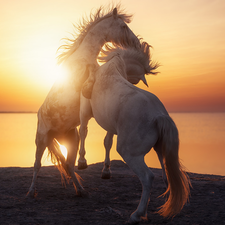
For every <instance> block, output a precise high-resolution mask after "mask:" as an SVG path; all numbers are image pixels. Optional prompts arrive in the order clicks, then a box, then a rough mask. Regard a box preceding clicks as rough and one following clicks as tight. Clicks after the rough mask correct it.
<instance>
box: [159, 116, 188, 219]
mask: <svg viewBox="0 0 225 225" xmlns="http://www.w3.org/2000/svg"><path fill="white" fill-rule="evenodd" d="M156 125H157V129H158V132H159V143H160V144H161V145H162V148H161V149H162V156H163V162H164V167H165V172H166V176H167V180H168V188H167V190H166V192H165V193H164V194H163V195H166V194H167V193H169V197H168V199H167V201H166V202H165V204H164V205H162V206H161V207H160V210H159V211H158V213H159V214H160V215H162V216H164V217H171V216H175V215H176V214H178V213H179V212H180V211H181V209H182V208H183V206H184V204H185V203H186V202H187V201H188V198H189V194H190V185H191V184H190V180H189V178H188V176H187V174H186V173H185V172H184V170H183V169H182V165H181V163H180V162H179V156H178V150H179V136H178V130H177V127H176V125H175V123H174V121H173V120H172V119H171V117H170V116H166V115H165V116H159V117H157V119H156Z"/></svg>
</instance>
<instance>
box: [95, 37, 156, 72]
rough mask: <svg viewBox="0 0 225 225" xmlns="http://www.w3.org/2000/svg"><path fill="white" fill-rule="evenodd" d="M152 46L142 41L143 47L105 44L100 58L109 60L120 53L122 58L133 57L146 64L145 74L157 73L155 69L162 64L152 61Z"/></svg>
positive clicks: (102, 60) (100, 59) (104, 60)
mask: <svg viewBox="0 0 225 225" xmlns="http://www.w3.org/2000/svg"><path fill="white" fill-rule="evenodd" d="M140 42H141V40H140ZM151 47H152V46H151V45H149V44H148V43H147V42H141V48H139V49H137V48H134V47H127V48H124V47H123V46H120V45H110V44H105V46H104V48H102V50H101V52H100V54H99V57H98V60H99V61H100V62H104V63H105V62H108V61H109V60H110V59H112V58H113V57H114V56H116V55H118V54H120V55H121V57H122V58H131V59H135V60H137V61H138V62H140V64H141V65H143V66H144V69H145V74H146V75H147V74H157V73H158V72H156V71H155V70H156V69H157V68H158V67H159V66H160V64H159V63H157V62H152V60H151V54H150V48H151Z"/></svg>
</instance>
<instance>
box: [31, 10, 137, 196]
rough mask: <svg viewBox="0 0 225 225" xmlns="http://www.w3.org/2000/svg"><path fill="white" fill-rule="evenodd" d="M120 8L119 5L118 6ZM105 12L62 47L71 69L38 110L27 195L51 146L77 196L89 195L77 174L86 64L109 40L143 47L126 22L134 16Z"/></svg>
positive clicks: (63, 59) (62, 57)
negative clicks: (65, 149) (32, 163)
mask: <svg viewBox="0 0 225 225" xmlns="http://www.w3.org/2000/svg"><path fill="white" fill-rule="evenodd" d="M117 8H118V6H117ZM117 8H114V9H113V10H112V9H109V10H108V11H107V12H104V10H103V8H102V7H100V8H99V9H98V10H97V12H96V13H95V14H91V15H90V19H89V20H87V19H84V21H83V23H81V24H80V25H79V26H78V30H79V32H80V34H79V35H78V36H77V38H75V39H74V40H71V41H72V43H71V44H70V45H65V46H62V49H64V50H65V51H64V52H62V53H61V55H60V56H59V62H63V63H64V66H65V67H66V68H67V69H68V77H67V80H66V81H64V82H62V83H60V82H58V83H57V82H56V83H55V84H54V85H53V87H52V89H51V90H50V92H49V94H48V96H47V97H46V99H45V101H44V103H43V105H42V106H41V107H40V109H39V111H38V127H37V134H36V159H35V163H34V173H33V180H32V183H31V186H30V188H29V192H28V194H27V195H28V196H34V194H35V182H36V179H37V174H38V171H39V170H40V167H41V158H42V156H43V153H44V151H45V149H46V147H47V148H48V150H49V152H50V154H51V156H52V160H53V161H54V159H55V162H58V165H59V167H60V168H61V169H62V171H63V172H65V174H67V175H68V176H69V177H71V178H72V180H73V184H74V187H75V189H76V191H77V194H78V195H86V192H85V191H84V189H83V187H82V185H81V184H80V182H79V180H78V179H77V177H76V174H75V173H74V164H75V160H76V156H77V149H78V145H79V135H78V132H77V128H76V127H77V126H78V125H79V124H80V117H79V112H80V90H81V87H82V84H83V82H84V81H85V80H86V79H87V78H88V70H87V67H88V65H89V64H94V65H98V64H97V56H98V54H99V52H100V50H101V48H102V46H103V45H104V44H105V43H106V42H112V43H115V44H121V45H123V46H126V45H128V44H129V45H132V46H134V47H140V42H139V39H138V38H137V37H136V36H135V35H134V33H133V32H132V31H131V30H130V29H129V27H128V26H127V23H129V22H130V19H131V16H130V15H127V14H124V13H123V12H122V11H121V10H120V9H119V8H118V11H117ZM88 80H89V82H88V84H89V89H88V90H89V92H90V93H91V88H92V87H91V86H92V85H93V82H94V79H93V77H90V76H89V78H88ZM56 139H57V140H58V141H59V142H61V143H62V144H64V145H65V146H66V147H67V150H68V156H67V159H65V158H64V156H63V155H62V153H61V151H60V148H59V144H58V142H57V141H56Z"/></svg>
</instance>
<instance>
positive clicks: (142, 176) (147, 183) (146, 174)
mask: <svg viewBox="0 0 225 225" xmlns="http://www.w3.org/2000/svg"><path fill="white" fill-rule="evenodd" d="M118 152H119V151H118ZM119 153H120V154H121V153H122V154H121V156H122V157H123V159H124V161H125V162H126V163H127V165H128V166H129V167H130V168H131V169H132V170H133V171H134V173H135V174H136V175H137V176H138V178H139V180H140V181H141V184H142V195H141V200H140V202H139V205H138V208H137V209H136V211H135V212H133V213H132V214H131V216H130V219H129V223H138V222H140V220H141V218H143V219H146V218H147V206H148V202H149V199H150V190H151V187H152V183H153V180H154V174H153V173H152V172H151V170H150V169H149V168H148V167H147V165H146V164H145V162H144V155H139V156H134V155H132V154H129V152H127V153H125V152H123V151H121V152H119Z"/></svg>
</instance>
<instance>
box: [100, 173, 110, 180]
mask: <svg viewBox="0 0 225 225" xmlns="http://www.w3.org/2000/svg"><path fill="white" fill-rule="evenodd" d="M101 178H102V179H110V178H111V172H110V171H102V176H101Z"/></svg>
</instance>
